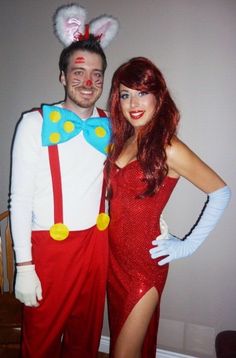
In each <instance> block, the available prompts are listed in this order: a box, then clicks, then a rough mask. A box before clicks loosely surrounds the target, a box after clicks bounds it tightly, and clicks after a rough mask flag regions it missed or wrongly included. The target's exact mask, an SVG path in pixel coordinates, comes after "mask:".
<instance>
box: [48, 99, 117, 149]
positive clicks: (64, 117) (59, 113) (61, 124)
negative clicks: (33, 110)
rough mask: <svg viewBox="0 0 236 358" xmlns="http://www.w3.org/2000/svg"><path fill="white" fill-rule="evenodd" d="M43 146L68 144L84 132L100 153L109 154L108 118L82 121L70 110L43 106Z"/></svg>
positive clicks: (109, 130) (86, 138) (85, 136)
mask: <svg viewBox="0 0 236 358" xmlns="http://www.w3.org/2000/svg"><path fill="white" fill-rule="evenodd" d="M42 111H43V127H42V145H43V146H50V145H55V144H59V143H63V142H66V141H68V140H70V139H71V138H73V137H75V136H76V135H78V134H79V133H80V132H81V131H83V135H84V138H85V140H86V141H87V142H88V143H89V144H91V145H92V146H93V147H94V148H96V149H97V150H98V151H99V152H102V153H103V154H107V151H108V146H109V143H110V138H111V129H110V123H109V119H108V118H107V117H94V118H88V119H86V120H82V119H81V118H80V117H79V116H77V115H76V114H75V113H73V112H71V111H69V110H68V109H65V108H61V107H56V106H48V105H43V107H42Z"/></svg>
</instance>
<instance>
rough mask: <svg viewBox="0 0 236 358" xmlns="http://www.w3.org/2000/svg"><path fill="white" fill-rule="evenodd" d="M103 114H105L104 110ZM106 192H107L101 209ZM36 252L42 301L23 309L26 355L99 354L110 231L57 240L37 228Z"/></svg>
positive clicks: (57, 205)
mask: <svg viewBox="0 0 236 358" xmlns="http://www.w3.org/2000/svg"><path fill="white" fill-rule="evenodd" d="M99 115H100V116H106V114H105V113H104V112H103V111H102V112H101V111H100V112H99ZM53 147H54V148H56V147H57V146H53ZM51 148H52V147H51ZM55 156H57V154H55V153H54V154H49V157H50V158H51V159H50V162H51V172H52V180H53V191H54V216H55V223H56V222H63V217H60V215H61V216H63V208H62V196H61V195H62V193H61V186H60V170H59V171H58V169H56V170H55ZM52 158H53V160H52ZM56 161H57V159H56ZM58 163H59V161H58ZM56 165H57V164H56ZM104 194H105V193H104V190H103V193H102V194H101V205H100V213H101V212H103V211H104V207H105V198H104V196H105V195H104ZM60 219H61V220H60ZM32 256H33V261H34V264H35V268H36V272H37V274H38V276H39V279H40V281H41V284H42V291H43V293H42V294H43V300H42V301H41V302H40V305H39V307H26V306H25V307H24V322H23V340H22V357H23V358H59V357H60V358H62V357H63V358H65V357H68V358H75V357H76V358H95V357H97V352H98V348H99V342H100V336H101V330H102V323H103V312H104V302H105V290H106V279H107V263H108V238H107V229H106V230H103V231H100V230H98V228H97V226H93V227H92V228H89V229H86V230H83V231H72V232H70V233H69V236H68V237H67V239H66V240H63V241H55V240H53V239H52V238H51V237H50V233H49V231H33V232H32Z"/></svg>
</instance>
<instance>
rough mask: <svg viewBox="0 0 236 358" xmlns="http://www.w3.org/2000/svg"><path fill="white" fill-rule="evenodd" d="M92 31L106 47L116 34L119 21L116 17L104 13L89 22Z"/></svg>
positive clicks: (103, 46) (102, 45)
mask: <svg viewBox="0 0 236 358" xmlns="http://www.w3.org/2000/svg"><path fill="white" fill-rule="evenodd" d="M89 28H90V33H91V34H93V35H94V36H95V37H97V38H99V41H100V45H101V47H102V48H105V47H106V46H107V45H109V43H110V42H111V41H112V40H113V38H114V37H115V36H116V34H117V32H118V29H119V22H118V20H117V19H116V18H114V17H112V16H108V15H102V16H99V17H97V18H96V19H93V20H92V21H91V22H90V23H89Z"/></svg>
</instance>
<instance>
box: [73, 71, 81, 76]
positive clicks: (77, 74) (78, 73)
mask: <svg viewBox="0 0 236 358" xmlns="http://www.w3.org/2000/svg"><path fill="white" fill-rule="evenodd" d="M74 75H75V76H82V75H83V71H75V72H74Z"/></svg>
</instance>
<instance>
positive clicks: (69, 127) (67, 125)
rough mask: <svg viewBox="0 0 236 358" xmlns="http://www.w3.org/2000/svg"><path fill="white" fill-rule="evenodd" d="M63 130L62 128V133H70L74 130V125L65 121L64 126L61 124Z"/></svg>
mask: <svg viewBox="0 0 236 358" xmlns="http://www.w3.org/2000/svg"><path fill="white" fill-rule="evenodd" d="M63 128H64V131H65V132H66V133H71V132H73V130H74V129H75V125H74V123H72V122H71V121H66V122H65V123H64V124H63Z"/></svg>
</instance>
